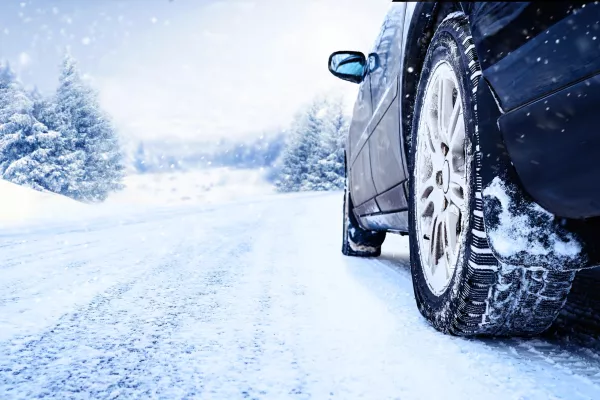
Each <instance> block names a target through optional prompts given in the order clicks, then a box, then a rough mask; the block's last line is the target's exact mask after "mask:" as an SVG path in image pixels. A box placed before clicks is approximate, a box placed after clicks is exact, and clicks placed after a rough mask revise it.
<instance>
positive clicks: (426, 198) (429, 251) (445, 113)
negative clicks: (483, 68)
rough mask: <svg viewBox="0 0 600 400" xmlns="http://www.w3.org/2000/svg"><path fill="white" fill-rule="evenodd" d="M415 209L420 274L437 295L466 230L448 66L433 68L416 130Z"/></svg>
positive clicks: (462, 166) (454, 92)
mask: <svg viewBox="0 0 600 400" xmlns="http://www.w3.org/2000/svg"><path fill="white" fill-rule="evenodd" d="M417 138H418V139H417V144H418V147H417V150H416V151H417V152H416V177H415V205H416V219H417V238H418V243H419V253H420V257H421V265H422V267H423V275H424V276H425V280H426V281H427V284H428V286H429V289H430V290H431V291H432V293H434V294H435V295H436V296H439V295H441V294H442V293H444V292H445V291H446V289H447V288H448V286H449V284H450V282H451V280H452V277H453V276H454V271H455V270H456V265H457V261H458V256H459V253H460V247H461V243H462V240H463V237H464V234H463V232H464V231H465V229H466V221H467V216H468V215H467V210H466V199H467V198H468V185H467V168H468V163H467V162H466V160H467V157H466V145H465V143H466V141H465V138H466V135H465V121H464V117H463V107H462V97H461V93H460V87H459V85H458V80H457V78H456V74H455V73H454V71H453V69H452V67H451V66H450V64H448V63H447V62H441V63H439V64H438V65H437V66H436V68H435V69H434V71H433V73H432V75H431V78H430V79H429V81H428V83H427V88H426V90H425V99H424V102H423V107H422V109H421V118H420V121H419V126H418V131H417Z"/></svg>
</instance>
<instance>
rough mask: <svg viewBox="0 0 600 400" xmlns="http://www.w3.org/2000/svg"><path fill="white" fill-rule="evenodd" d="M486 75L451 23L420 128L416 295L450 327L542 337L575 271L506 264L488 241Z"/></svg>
mask: <svg viewBox="0 0 600 400" xmlns="http://www.w3.org/2000/svg"><path fill="white" fill-rule="evenodd" d="M480 75H481V71H480V68H479V63H478V60H477V55H476V52H475V46H474V45H473V41H472V39H471V34H470V31H469V27H468V23H467V19H466V18H465V17H464V16H456V17H455V18H452V19H448V20H446V21H444V22H443V23H442V24H441V25H440V26H439V28H438V29H437V31H436V33H435V34H434V36H433V38H432V41H431V44H430V46H429V48H428V50H427V55H426V59H425V63H424V66H423V69H422V72H421V79H420V82H419V85H418V92H417V97H416V99H417V100H416V104H415V113H414V120H413V128H412V132H411V134H412V137H411V148H410V156H409V165H410V171H411V174H410V175H411V176H410V181H409V190H410V202H409V203H410V210H409V213H410V220H411V231H410V245H411V251H410V257H411V267H412V276H413V283H414V291H415V298H416V302H417V305H418V307H419V310H420V311H421V313H422V315H423V316H424V317H425V318H426V319H427V320H429V321H430V322H431V324H432V325H433V326H434V327H436V328H437V329H439V330H441V331H443V332H448V333H453V334H457V335H478V334H491V335H531V334H537V333H539V332H541V331H543V330H545V329H546V328H547V327H548V326H549V325H550V324H551V323H552V321H553V320H554V319H555V317H556V315H557V313H558V312H559V311H560V309H561V307H562V306H563V304H564V302H565V300H566V296H567V294H568V292H569V290H570V287H571V282H572V280H573V278H574V275H575V273H574V272H556V271H553V270H552V269H551V268H549V267H548V266H527V268H525V267H524V266H511V265H503V264H502V263H500V262H499V261H498V260H497V259H496V257H495V256H494V254H493V253H492V251H491V249H490V248H489V246H488V242H487V234H486V230H485V225H484V220H483V208H482V195H481V192H482V187H481V179H480V177H479V171H480V168H481V162H482V157H483V154H481V151H480V148H479V142H478V136H477V135H478V132H477V114H476V112H477V99H476V91H477V85H478V84H479V79H480ZM482 84H483V82H482ZM482 134H484V133H482Z"/></svg>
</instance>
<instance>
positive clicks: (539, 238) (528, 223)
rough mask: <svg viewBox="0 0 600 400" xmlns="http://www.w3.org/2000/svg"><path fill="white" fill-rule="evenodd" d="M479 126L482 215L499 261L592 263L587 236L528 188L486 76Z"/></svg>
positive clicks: (570, 266) (562, 265)
mask: <svg viewBox="0 0 600 400" xmlns="http://www.w3.org/2000/svg"><path fill="white" fill-rule="evenodd" d="M477 109H478V111H477V129H476V135H477V136H478V139H479V140H478V141H479V146H480V155H481V157H482V160H481V161H482V162H481V163H480V165H481V171H480V177H481V180H482V182H481V183H482V186H481V187H482V188H483V191H482V198H481V199H476V201H482V202H483V210H484V211H483V213H484V215H483V217H484V224H485V227H486V232H487V236H488V238H487V239H488V243H489V245H490V248H491V250H492V252H493V253H494V255H495V256H496V257H497V258H498V260H499V261H501V262H503V263H506V264H510V265H523V266H527V267H529V268H535V267H536V266H542V265H543V266H547V267H549V268H551V269H554V270H558V271H566V270H575V269H581V268H585V267H588V266H591V265H590V262H589V256H588V249H589V248H590V246H588V245H587V244H586V243H585V240H584V238H583V237H582V235H580V234H579V233H578V232H577V229H572V228H571V226H570V224H568V223H566V221H565V220H562V219H558V218H555V217H554V215H553V214H551V213H549V212H548V211H546V210H544V209H543V208H542V207H541V206H540V205H538V204H537V203H536V202H535V201H533V199H532V198H531V196H530V195H529V194H528V193H527V192H525V190H524V189H523V186H522V184H521V182H520V179H519V177H518V175H517V172H516V170H515V168H514V167H513V165H512V163H511V160H510V158H509V154H508V151H507V149H506V146H505V144H504V140H503V135H502V132H501V131H500V127H499V123H498V119H499V118H500V116H501V115H502V112H501V109H500V106H499V104H498V103H497V101H496V99H495V95H494V93H493V91H492V89H491V87H490V85H489V84H488V82H487V81H486V80H485V79H482V80H480V83H479V86H478V88H477Z"/></svg>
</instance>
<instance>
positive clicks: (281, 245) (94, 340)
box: [0, 193, 600, 400]
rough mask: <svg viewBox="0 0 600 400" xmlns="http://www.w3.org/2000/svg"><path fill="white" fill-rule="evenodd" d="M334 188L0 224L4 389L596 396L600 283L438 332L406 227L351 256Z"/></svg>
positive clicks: (165, 394)
mask: <svg viewBox="0 0 600 400" xmlns="http://www.w3.org/2000/svg"><path fill="white" fill-rule="evenodd" d="M341 200H342V197H341V193H333V194H312V193H309V194H296V195H278V196H271V197H268V198H263V199H262V200H260V201H244V202H237V203H228V204H220V205H203V206H183V205H182V206H178V207H163V208H156V207H154V208H139V207H137V208H136V210H135V212H132V211H131V210H128V211H127V212H125V211H121V212H116V211H115V213H114V214H113V215H103V216H94V217H92V216H90V217H88V219H87V220H85V221H77V222H74V221H71V222H69V221H66V222H62V223H56V224H54V225H48V224H46V223H40V224H38V225H31V224H29V225H28V226H26V227H13V228H8V229H3V230H2V231H1V233H0V236H1V240H0V246H1V247H0V255H1V256H2V263H1V264H0V269H1V271H0V276H1V277H2V279H0V398H1V399H13V398H23V399H31V398H39V397H44V398H56V399H68V398H74V399H80V398H82V399H83V398H90V397H91V398H127V399H128V398H140V399H146V398H169V399H171V398H173V399H179V398H207V399H230V398H231V399H237V398H259V399H284V398H297V399H306V398H315V399H326V398H340V399H350V398H365V399H388V398H390V399H392V398H393V399H403V400H406V399H437V398H444V399H553V398H560V399H598V398H600V344H599V341H598V337H599V335H600V334H599V331H600V330H599V329H598V327H599V326H600V324H599V323H598V321H599V319H600V317H599V316H600V294H597V293H598V291H597V290H596V288H597V287H598V286H597V285H596V282H597V278H596V277H595V275H594V274H586V275H581V276H580V277H579V278H578V280H577V282H576V285H575V288H574V292H573V295H572V296H571V298H570V299H569V305H568V307H567V310H566V312H564V313H563V314H562V315H561V317H560V320H559V321H558V323H557V324H556V326H555V327H554V328H553V329H552V330H551V332H550V333H548V334H547V335H545V336H544V337H540V338H536V339H531V340H523V339H500V340H498V339H497V340H467V339H463V338H457V337H450V336H444V335H442V334H440V333H438V332H436V331H434V330H433V329H432V328H430V327H429V326H428V325H427V324H426V323H425V321H424V320H423V319H422V318H421V316H420V315H419V313H418V311H417V309H416V307H415V304H414V299H413V291H412V285H411V277H410V270H409V264H408V246H407V241H406V240H405V239H404V238H402V237H399V236H391V235H390V238H389V239H388V240H387V242H386V244H385V247H384V254H383V255H382V257H380V258H379V259H368V260H364V259H352V258H346V257H343V256H342V255H341V254H340V230H341V228H340V223H341V221H340V212H341Z"/></svg>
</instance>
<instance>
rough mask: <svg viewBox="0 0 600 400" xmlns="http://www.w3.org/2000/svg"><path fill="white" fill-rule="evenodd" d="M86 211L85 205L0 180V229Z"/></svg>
mask: <svg viewBox="0 0 600 400" xmlns="http://www.w3.org/2000/svg"><path fill="white" fill-rule="evenodd" d="M86 209H87V206H86V205H85V204H83V203H80V202H78V201H75V200H72V199H69V198H68V197H64V196H61V195H58V194H54V193H49V192H38V191H37V190H33V189H31V188H28V187H25V186H19V185H16V184H14V183H11V182H8V181H5V180H2V179H0V227H6V226H14V225H19V224H22V223H24V222H30V221H39V220H46V219H56V218H61V217H66V216H68V215H72V213H73V212H77V211H84V210H86Z"/></svg>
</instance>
